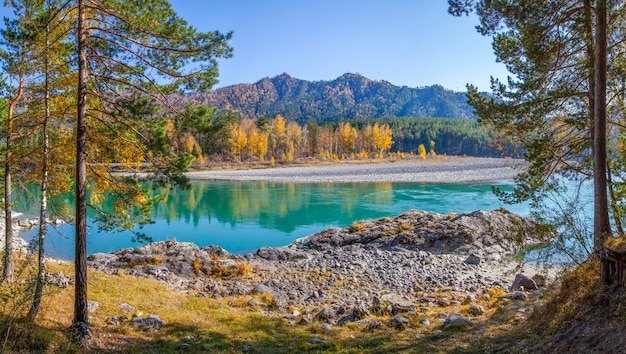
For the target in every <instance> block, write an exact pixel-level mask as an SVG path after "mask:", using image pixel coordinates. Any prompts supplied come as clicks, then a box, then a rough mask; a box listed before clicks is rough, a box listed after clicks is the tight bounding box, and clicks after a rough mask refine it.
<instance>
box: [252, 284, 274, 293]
mask: <svg viewBox="0 0 626 354" xmlns="http://www.w3.org/2000/svg"><path fill="white" fill-rule="evenodd" d="M254 291H255V292H257V293H259V294H267V293H271V292H272V288H270V287H269V286H267V285H264V284H257V285H255V286H254Z"/></svg>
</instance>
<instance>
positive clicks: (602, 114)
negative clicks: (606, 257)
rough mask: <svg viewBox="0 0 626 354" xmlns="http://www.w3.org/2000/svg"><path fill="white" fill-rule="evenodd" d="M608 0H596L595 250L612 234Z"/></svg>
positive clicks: (601, 246) (602, 245)
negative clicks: (608, 148)
mask: <svg viewBox="0 0 626 354" xmlns="http://www.w3.org/2000/svg"><path fill="white" fill-rule="evenodd" d="M606 22H607V16H606V0H599V1H597V3H596V36H595V37H596V41H595V53H594V55H595V65H594V73H595V77H596V81H595V95H594V98H595V102H594V129H593V131H594V134H593V176H594V184H593V185H594V223H593V224H594V229H593V249H594V252H599V251H600V250H601V249H602V248H604V242H605V241H606V239H607V238H608V237H609V235H610V233H611V229H610V225H609V206H608V196H607V176H606V172H607V171H606V74H607V72H606V70H607V69H606V56H607V47H606V30H607V29H606V27H607V23H606Z"/></svg>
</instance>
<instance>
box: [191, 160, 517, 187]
mask: <svg viewBox="0 0 626 354" xmlns="http://www.w3.org/2000/svg"><path fill="white" fill-rule="evenodd" d="M525 166H526V164H525V162H524V161H522V160H515V159H496V158H469V157H467V158H441V159H432V160H419V159H413V160H399V161H397V162H384V163H372V164H356V163H345V162H344V163H341V162H340V163H337V164H334V165H325V166H299V167H284V168H268V169H246V170H213V171H199V172H189V173H187V174H186V175H187V177H189V178H190V179H191V180H229V181H267V182H293V183H324V182H329V183H340V182H348V183H366V182H394V183H403V182H404V183H475V182H485V181H497V180H509V179H512V178H513V177H515V176H516V175H517V174H518V173H520V172H521V171H523V169H524V167H525Z"/></svg>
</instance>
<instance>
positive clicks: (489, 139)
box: [349, 117, 520, 157]
mask: <svg viewBox="0 0 626 354" xmlns="http://www.w3.org/2000/svg"><path fill="white" fill-rule="evenodd" d="M349 122H350V123H351V124H352V125H354V126H355V127H356V128H357V129H360V128H361V127H363V126H367V125H368V124H373V123H374V122H377V123H378V124H384V125H387V126H389V128H390V129H391V131H393V141H394V143H393V146H392V148H391V150H392V151H403V152H416V151H418V149H419V146H420V145H424V146H426V147H428V146H430V145H431V142H434V143H435V144H436V150H437V152H438V153H439V154H446V155H468V156H482V157H485V156H487V157H504V156H507V157H518V156H519V155H520V152H519V149H516V145H515V144H514V143H513V142H512V141H510V140H507V139H505V138H503V137H499V136H496V135H494V134H493V133H491V132H489V131H487V130H486V129H485V128H484V126H482V125H481V124H480V123H478V122H477V121H475V120H467V119H452V118H419V117H413V118H397V117H391V118H367V119H355V120H351V121H349Z"/></svg>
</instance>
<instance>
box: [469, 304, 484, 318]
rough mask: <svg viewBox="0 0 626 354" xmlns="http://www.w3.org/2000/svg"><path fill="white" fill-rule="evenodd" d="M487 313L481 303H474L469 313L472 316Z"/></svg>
mask: <svg viewBox="0 0 626 354" xmlns="http://www.w3.org/2000/svg"><path fill="white" fill-rule="evenodd" d="M484 313H485V309H484V308H483V307H482V306H480V305H476V304H474V305H472V306H470V308H469V314H470V315H472V316H480V315H482V314H484Z"/></svg>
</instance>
